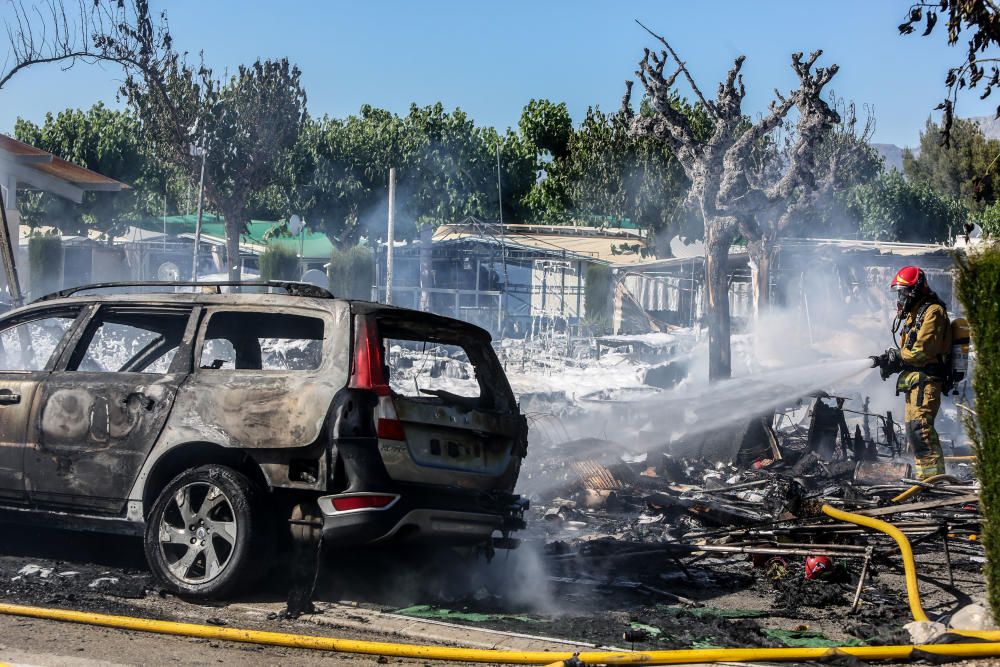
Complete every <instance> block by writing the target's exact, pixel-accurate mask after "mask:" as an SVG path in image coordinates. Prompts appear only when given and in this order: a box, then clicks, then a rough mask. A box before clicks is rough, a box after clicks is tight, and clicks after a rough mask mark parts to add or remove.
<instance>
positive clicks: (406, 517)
mask: <svg viewBox="0 0 1000 667" xmlns="http://www.w3.org/2000/svg"><path fill="white" fill-rule="evenodd" d="M391 493H392V494H393V495H397V496H398V497H397V498H396V500H394V501H393V502H392V503H390V504H389V505H387V506H386V507H380V508H365V509H353V510H347V511H337V510H336V508H335V507H334V506H333V500H334V499H336V498H342V497H349V496H353V495H355V494H354V493H345V494H338V495H335V496H322V497H321V498H319V501H318V504H319V508H320V511H321V512H322V515H323V539H324V540H325V541H327V542H328V543H329V544H330V545H331V546H336V547H345V546H361V545H366V544H377V543H380V542H394V541H399V542H423V541H433V542H435V543H436V544H477V543H482V542H485V541H488V540H489V539H490V538H491V537H492V536H493V535H494V533H497V532H500V533H508V532H510V531H514V530H519V529H521V528H523V527H524V518H523V514H524V510H525V509H527V506H528V503H527V500H524V499H522V498H521V497H519V496H514V495H510V494H502V495H491V494H465V493H454V492H441V491H432V490H426V489H410V490H405V491H393V492H391Z"/></svg>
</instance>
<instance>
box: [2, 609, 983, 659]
mask: <svg viewBox="0 0 1000 667" xmlns="http://www.w3.org/2000/svg"><path fill="white" fill-rule="evenodd" d="M0 614H7V615H13V616H24V617H29V618H40V619H47V620H54V621H64V622H69V623H82V624H87V625H95V626H100V627H105V628H117V629H120V630H136V631H140V632H152V633H157V634H164V635H173V636H181V637H194V638H199V639H214V640H222V641H233V642H243V643H250V644H264V645H270V646H282V647H286V648H300V649H314V650H323V651H333V652H339V653H355V654H363V655H381V656H387V657H394V658H412V659H420V660H440V661H461V662H493V663H504V664H515V665H559V664H584V665H587V664H590V665H594V664H605V665H636V664H643V665H680V664H686V663H699V662H700V663H706V662H759V661H782V662H801V661H803V660H817V659H820V658H823V657H824V656H831V655H837V654H847V655H851V656H854V657H856V658H859V659H861V660H902V659H908V658H910V657H912V656H913V655H914V653H915V652H924V653H931V654H936V655H945V656H951V657H961V658H972V657H996V656H1000V642H988V643H975V644H925V645H912V646H911V645H898V646H843V647H835V648H725V649H682V650H667V651H643V652H635V653H630V652H622V651H587V652H582V653H575V654H574V653H568V652H565V653H559V652H549V651H512V650H497V649H473V648H453V647H445V646H421V645H416V644H397V643H390V642H375V641H361V640H354V639H340V638H336V637H319V636H310V635H299V634H289V633H283V632H267V631H261V630H248V629H238V628H225V627H218V626H212V625H201V624H196V623H181V622H176V621H156V620H151V619H145V618H134V617H130V616H112V615H109V614H95V613H89V612H81V611H71V610H67V609H46V608H41V607H26V606H21V605H13V604H2V603H0ZM965 634H970V633H965ZM994 634H996V635H1000V633H994ZM574 661H575V662H574Z"/></svg>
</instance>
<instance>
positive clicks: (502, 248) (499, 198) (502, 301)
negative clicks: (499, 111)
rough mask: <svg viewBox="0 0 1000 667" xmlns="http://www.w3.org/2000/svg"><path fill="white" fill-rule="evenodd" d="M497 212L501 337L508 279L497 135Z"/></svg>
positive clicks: (498, 137)
mask: <svg viewBox="0 0 1000 667" xmlns="http://www.w3.org/2000/svg"><path fill="white" fill-rule="evenodd" d="M497 210H498V211H499V219H500V252H501V258H502V260H503V291H501V292H500V296H499V298H498V299H497V310H498V312H497V328H498V329H500V330H499V331H497V334H498V335H500V336H501V337H502V336H503V330H502V329H503V324H502V322H503V319H502V318H503V317H504V315H506V312H507V287H508V286H509V284H510V277H509V275H508V274H507V233H506V231H505V230H504V227H503V189H502V187H501V185H500V136H499V135H497Z"/></svg>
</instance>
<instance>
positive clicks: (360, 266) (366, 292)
mask: <svg viewBox="0 0 1000 667" xmlns="http://www.w3.org/2000/svg"><path fill="white" fill-rule="evenodd" d="M326 275H327V278H328V279H329V280H330V290H331V291H332V292H333V293H334V294H336V295H337V296H342V297H344V298H347V299H364V300H366V301H367V300H370V299H371V298H372V284H373V283H374V282H375V256H374V255H373V254H372V251H371V249H369V248H367V247H365V246H354V247H351V248H348V249H346V250H340V249H338V248H334V249H333V252H332V253H331V254H330V267H329V269H328V270H327V274H326Z"/></svg>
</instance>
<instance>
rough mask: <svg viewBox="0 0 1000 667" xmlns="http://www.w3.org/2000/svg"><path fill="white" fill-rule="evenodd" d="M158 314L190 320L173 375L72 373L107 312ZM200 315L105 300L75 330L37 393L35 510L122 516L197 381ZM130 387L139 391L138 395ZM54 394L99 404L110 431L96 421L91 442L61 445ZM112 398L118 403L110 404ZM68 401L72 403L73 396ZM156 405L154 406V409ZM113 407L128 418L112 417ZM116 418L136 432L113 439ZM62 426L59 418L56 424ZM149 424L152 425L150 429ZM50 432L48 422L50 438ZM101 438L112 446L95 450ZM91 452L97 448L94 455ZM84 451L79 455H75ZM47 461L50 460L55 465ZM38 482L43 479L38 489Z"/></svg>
mask: <svg viewBox="0 0 1000 667" xmlns="http://www.w3.org/2000/svg"><path fill="white" fill-rule="evenodd" d="M156 309H164V310H178V311H179V310H183V311H185V312H186V316H187V322H186V323H185V326H184V331H183V334H182V336H181V341H180V344H179V345H178V348H177V352H176V354H175V356H174V358H173V360H172V361H171V364H170V368H169V369H168V371H167V373H163V374H160V373H147V372H133V371H126V372H104V371H78V370H73V371H70V370H67V368H68V366H69V364H70V362H71V361H72V360H73V359H74V357H76V356H77V355H78V354H82V352H83V350H82V349H81V345H83V344H84V341H87V343H88V344H89V342H90V341H91V340H92V335H93V331H94V330H95V329H94V327H95V326H97V323H98V322H99V321H100V319H101V313H102V312H104V311H105V310H111V311H142V310H156ZM201 314H202V307H201V306H200V305H198V304H195V303H149V304H144V303H141V302H139V303H136V302H115V301H104V302H99V303H96V304H93V305H92V307H91V308H90V309H89V311H88V316H87V318H86V321H85V322H83V323H82V324H80V323H78V326H77V329H76V331H74V333H73V335H72V336H71V337H70V340H69V341H68V343H67V345H66V346H65V347H64V348H63V349H62V350H61V355H60V357H59V360H58V362H57V363H56V364H55V366H54V368H53V369H52V370H51V372H50V373H49V374H48V375H47V377H46V379H45V382H44V384H43V386H42V387H41V388H40V391H37V392H36V397H37V398H36V402H38V403H39V405H38V407H37V408H36V409H35V412H34V417H33V421H34V422H35V424H36V431H35V438H34V439H33V441H32V442H31V443H30V445H29V446H28V447H27V448H26V449H25V459H24V475H25V480H26V487H27V491H28V497H29V500H30V502H31V503H32V504H33V505H37V506H41V507H46V508H50V509H58V508H62V509H66V508H71V509H75V510H81V511H87V512H92V513H96V514H113V515H117V514H121V513H122V511H123V510H124V508H125V506H126V503H127V500H128V496H129V492H130V491H131V489H132V486H133V485H134V483H135V480H136V478H137V477H138V476H139V473H140V471H141V469H142V467H143V465H144V463H145V461H146V459H147V458H148V457H149V455H150V453H151V452H152V450H153V448H154V447H155V445H156V442H157V440H158V438H159V436H160V434H161V433H162V431H163V428H164V427H165V425H166V423H167V421H168V419H169V414H170V412H171V410H172V409H173V405H174V402H175V400H176V396H177V392H178V390H179V388H180V385H182V384H183V383H184V382H185V380H186V379H187V378H188V376H189V375H190V372H191V362H192V352H193V348H192V346H193V342H194V338H195V335H196V332H197V331H198V324H199V322H200V319H201ZM130 387H135V388H137V390H136V391H131V390H130ZM143 389H145V390H146V391H150V392H151V393H155V394H156V397H155V398H151V397H149V396H147V395H146V391H143ZM54 391H55V392H59V391H63V392H69V393H72V392H76V391H79V392H81V396H80V398H81V399H83V400H85V401H86V400H87V399H90V400H92V401H93V403H90V406H91V407H90V408H88V409H91V410H93V409H94V407H93V406H97V405H98V404H101V405H105V406H106V407H107V411H108V413H109V414H108V415H107V418H106V419H105V420H104V423H103V425H102V423H97V422H96V421H95V420H94V419H93V418H91V419H90V421H89V422H87V423H86V424H85V432H84V433H85V436H84V437H85V438H86V440H84V441H83V442H80V443H79V444H75V443H73V442H69V441H64V442H59V441H58V440H59V438H58V437H54V436H53V434H52V433H47V432H46V428H47V426H46V423H47V422H46V415H47V410H48V409H49V406H48V403H49V402H50V401H51V399H52V397H53V395H54V394H53V392H54ZM112 395H114V399H112V398H111V396H112ZM120 395H122V396H124V398H122V397H121V396H120ZM69 398H70V399H71V400H72V399H73V397H71V396H69ZM119 399H120V400H119ZM150 400H152V403H151V404H149V403H147V401H150ZM101 401H103V403H101ZM43 403H44V404H43ZM119 404H121V405H119ZM114 408H117V411H118V412H120V413H121V414H120V415H117V414H112V411H113V409H114ZM55 409H56V408H55V407H53V410H55ZM126 413H127V414H126ZM95 414H96V413H95ZM114 417H118V418H119V421H118V422H117V423H120V419H121V418H122V417H125V418H126V420H127V422H128V425H129V426H128V429H127V430H125V431H124V433H119V434H118V435H117V436H116V435H115V434H114V433H112V425H113V422H114V421H115V420H114ZM55 419H56V418H55V417H52V420H53V421H54V420H55ZM149 420H153V421H152V422H151V423H150V422H149ZM51 426H52V425H51V422H49V426H48V428H49V430H50V431H51V430H52V428H51ZM78 426H79V425H78ZM104 427H106V431H107V432H106V433H105V432H104V431H101V432H100V433H97V432H96V429H99V428H104ZM133 437H136V438H138V441H136V442H129V441H130V439H131V438H133ZM102 438H103V439H104V442H105V443H106V444H105V445H104V446H96V443H99V442H101V439H102ZM123 442H125V443H129V445H130V446H126V447H124V448H121V449H117V448H115V447H114V445H115V444H116V443H117V444H119V445H120V444H121V443H123ZM88 446H89V447H90V449H87V447H88ZM77 447H78V448H79V450H80V451H79V453H77V452H76V451H75V448H77ZM46 459H51V460H52V461H51V463H49V461H47V460H46ZM78 472H79V473H80V474H77V473H78ZM51 474H57V475H60V476H62V478H63V479H64V480H65V482H66V489H65V490H64V491H56V490H55V488H57V487H56V486H55V485H54V484H53V483H52V480H51V479H49V475H51ZM33 477H35V478H36V480H35V482H34V483H33V479H32V478H33ZM73 484H76V487H73V486H72V485H73ZM43 488H44V490H42V489H43ZM97 489H104V490H105V491H104V493H103V494H98V493H95V490H97Z"/></svg>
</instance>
